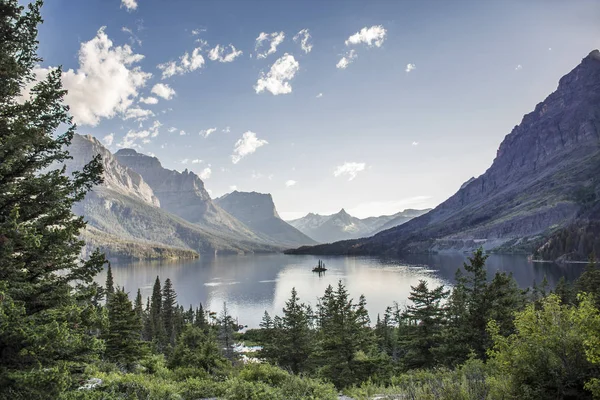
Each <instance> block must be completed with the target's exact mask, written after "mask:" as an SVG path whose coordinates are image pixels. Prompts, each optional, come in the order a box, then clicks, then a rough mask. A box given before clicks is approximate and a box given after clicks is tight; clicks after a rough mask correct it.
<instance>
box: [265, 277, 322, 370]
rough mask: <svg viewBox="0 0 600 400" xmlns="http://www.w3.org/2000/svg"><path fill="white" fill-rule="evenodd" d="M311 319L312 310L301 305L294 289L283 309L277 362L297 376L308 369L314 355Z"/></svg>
mask: <svg viewBox="0 0 600 400" xmlns="http://www.w3.org/2000/svg"><path fill="white" fill-rule="evenodd" d="M267 316H268V314H267ZM311 319H312V310H311V309H310V307H309V306H307V305H306V304H304V303H300V298H299V297H298V293H297V292H296V288H292V294H291V296H290V299H289V300H288V301H287V302H286V303H285V306H284V307H283V317H282V319H281V328H280V332H281V333H280V334H279V335H278V337H277V339H278V341H279V345H278V346H277V362H278V364H279V365H280V366H282V367H284V368H286V369H289V370H291V371H292V372H293V373H295V374H297V373H300V372H303V371H304V370H305V369H306V364H307V362H308V360H309V358H310V357H311V356H312V353H313V349H314V339H313V334H312V331H311V326H310V325H311Z"/></svg>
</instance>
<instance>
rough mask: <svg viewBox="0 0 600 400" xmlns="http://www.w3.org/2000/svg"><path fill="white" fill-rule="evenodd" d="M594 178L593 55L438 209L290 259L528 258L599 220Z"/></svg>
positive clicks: (597, 98)
mask: <svg viewBox="0 0 600 400" xmlns="http://www.w3.org/2000/svg"><path fill="white" fill-rule="evenodd" d="M599 179H600V52H599V51H598V50H594V51H593V52H591V53H590V54H589V55H588V56H587V57H586V58H584V59H583V60H582V62H581V64H579V65H578V66H577V67H576V68H575V69H573V70H572V71H571V72H570V73H569V74H567V75H566V76H564V77H563V78H562V79H561V80H560V82H559V85H558V88H557V90H556V91H555V92H554V93H552V94H551V95H550V96H548V97H547V98H546V99H545V100H544V101H543V102H542V103H539V104H538V105H537V106H536V107H535V109H534V111H533V112H531V113H529V114H527V115H525V117H524V118H523V120H522V122H521V124H520V125H518V126H516V127H515V128H514V129H513V130H512V132H511V133H510V134H508V135H507V136H506V137H505V139H504V141H503V142H502V143H501V145H500V147H499V149H498V152H497V155H496V159H495V160H494V162H493V163H492V165H491V167H490V168H489V169H488V170H487V171H486V172H485V173H484V174H483V175H481V176H479V177H478V178H475V179H470V180H469V181H468V182H466V183H465V184H463V185H462V187H461V188H460V189H459V190H458V192H457V193H456V194H454V195H453V196H451V197H450V198H449V199H448V200H446V201H444V202H443V203H442V204H440V205H439V206H437V207H436V208H435V209H433V210H432V211H430V212H429V213H427V214H425V215H422V216H420V217H418V218H415V219H413V220H411V221H409V222H407V223H405V224H403V225H400V226H397V227H395V228H392V229H389V230H385V231H383V232H380V233H379V234H376V235H374V236H372V237H370V238H364V239H358V240H347V241H342V242H337V243H333V244H329V245H320V246H314V247H304V248H300V249H297V250H295V251H290V253H293V254H368V255H398V254H402V253H407V252H427V251H437V252H442V251H466V250H472V249H473V248H476V247H479V246H483V247H484V248H485V249H488V250H497V251H504V252H510V251H524V252H529V253H531V252H533V251H536V250H537V249H540V248H543V247H544V246H547V245H549V244H548V243H549V242H548V240H549V239H548V238H550V239H551V240H555V239H553V238H554V237H555V235H557V234H560V233H561V230H563V229H565V228H566V227H569V226H572V224H573V223H574V222H575V221H578V220H580V219H581V218H584V217H585V218H586V219H588V220H589V219H590V218H594V216H595V215H597V214H598V213H596V214H590V211H589V210H590V209H592V210H594V209H597V208H598V207H597V206H598V199H600V181H599ZM580 236H581V235H580ZM580 236H577V235H576V238H577V239H578V242H577V243H579V244H575V245H573V244H571V245H569V246H570V247H569V246H567V245H565V246H563V248H562V249H561V250H560V251H558V254H560V253H565V252H567V251H572V252H573V253H574V254H572V256H573V257H576V256H577V255H576V254H575V253H581V252H582V251H580V250H579V251H578V248H583V247H586V246H589V245H588V244H586V243H584V242H583V241H582V240H580V239H581V237H580ZM582 243H583V244H582ZM591 246H592V247H593V246H594V244H593V243H592V245H591ZM556 254H557V253H555V255H556ZM561 255H564V254H561ZM578 256H579V257H581V254H579V255H578Z"/></svg>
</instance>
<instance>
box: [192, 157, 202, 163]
mask: <svg viewBox="0 0 600 400" xmlns="http://www.w3.org/2000/svg"><path fill="white" fill-rule="evenodd" d="M202 162H203V161H202V160H201V159H199V158H196V159H195V160H192V164H200V163H202Z"/></svg>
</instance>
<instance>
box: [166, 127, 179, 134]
mask: <svg viewBox="0 0 600 400" xmlns="http://www.w3.org/2000/svg"><path fill="white" fill-rule="evenodd" d="M176 130H177V128H175V127H174V126H172V127H170V128H169V129H167V131H169V133H173V132H175V131H176Z"/></svg>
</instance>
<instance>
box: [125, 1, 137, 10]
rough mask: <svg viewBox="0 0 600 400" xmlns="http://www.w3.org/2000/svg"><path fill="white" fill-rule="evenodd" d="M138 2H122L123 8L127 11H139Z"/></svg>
mask: <svg viewBox="0 0 600 400" xmlns="http://www.w3.org/2000/svg"><path fill="white" fill-rule="evenodd" d="M137 6H138V5H137V1H136V0H121V8H123V7H125V8H126V9H127V11H133V10H136V9H137Z"/></svg>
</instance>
